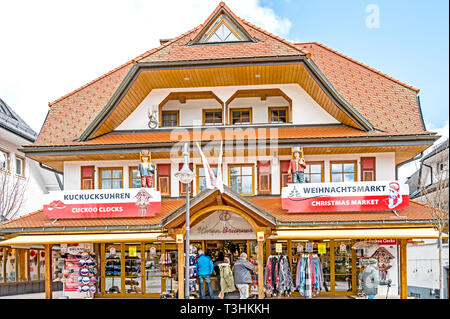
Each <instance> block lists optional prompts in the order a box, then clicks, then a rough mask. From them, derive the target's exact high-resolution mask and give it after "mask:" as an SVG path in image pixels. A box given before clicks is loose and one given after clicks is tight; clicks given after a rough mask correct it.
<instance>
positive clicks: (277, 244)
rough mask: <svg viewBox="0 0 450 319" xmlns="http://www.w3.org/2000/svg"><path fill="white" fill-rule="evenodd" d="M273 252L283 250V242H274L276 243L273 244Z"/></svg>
mask: <svg viewBox="0 0 450 319" xmlns="http://www.w3.org/2000/svg"><path fill="white" fill-rule="evenodd" d="M275 252H276V253H282V252H283V244H281V243H276V244H275Z"/></svg>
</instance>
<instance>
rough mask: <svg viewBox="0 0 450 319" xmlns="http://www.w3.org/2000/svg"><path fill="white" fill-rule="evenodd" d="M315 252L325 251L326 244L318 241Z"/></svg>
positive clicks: (324, 252)
mask: <svg viewBox="0 0 450 319" xmlns="http://www.w3.org/2000/svg"><path fill="white" fill-rule="evenodd" d="M317 253H318V254H320V255H322V254H326V253H327V244H324V243H320V244H318V245H317Z"/></svg>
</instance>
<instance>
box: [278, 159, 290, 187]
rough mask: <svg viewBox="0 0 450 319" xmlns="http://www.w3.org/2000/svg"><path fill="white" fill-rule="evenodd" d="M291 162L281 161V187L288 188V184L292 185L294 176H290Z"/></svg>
mask: <svg viewBox="0 0 450 319" xmlns="http://www.w3.org/2000/svg"><path fill="white" fill-rule="evenodd" d="M290 162H291V161H290V160H287V161H280V176H281V187H287V184H288V183H292V176H291V174H288V170H289V163H290Z"/></svg>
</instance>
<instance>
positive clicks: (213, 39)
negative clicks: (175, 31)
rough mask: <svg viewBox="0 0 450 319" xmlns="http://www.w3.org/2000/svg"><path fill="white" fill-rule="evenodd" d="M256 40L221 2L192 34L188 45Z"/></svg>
mask: <svg viewBox="0 0 450 319" xmlns="http://www.w3.org/2000/svg"><path fill="white" fill-rule="evenodd" d="M234 42H239V43H240V42H256V39H255V38H254V37H253V36H252V34H251V31H250V30H248V29H247V28H246V26H245V25H244V24H243V23H242V21H241V20H240V19H239V18H238V17H237V16H235V15H234V14H233V12H231V10H229V9H228V8H227V7H226V5H225V4H224V3H223V2H222V3H221V4H220V5H219V6H218V7H217V8H216V10H215V11H214V12H213V13H212V14H211V15H210V16H209V17H208V19H206V21H205V22H204V23H203V24H202V27H201V28H199V30H198V31H197V33H196V34H194V36H193V38H192V41H190V42H189V43H188V45H199V44H230V43H234Z"/></svg>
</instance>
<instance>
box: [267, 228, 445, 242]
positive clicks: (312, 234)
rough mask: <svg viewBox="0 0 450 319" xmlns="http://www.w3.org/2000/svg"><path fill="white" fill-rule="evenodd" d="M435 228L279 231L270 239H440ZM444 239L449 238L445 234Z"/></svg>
mask: <svg viewBox="0 0 450 319" xmlns="http://www.w3.org/2000/svg"><path fill="white" fill-rule="evenodd" d="M438 237H439V233H438V232H437V231H436V230H435V229H433V228H431V227H430V228H395V229H393V228H389V229H382V228H381V229H313V230H311V229H309V230H277V231H276V235H272V236H270V237H269V238H270V239H383V238H388V239H391V238H392V239H409V238H438ZM443 238H448V235H447V234H443Z"/></svg>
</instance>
